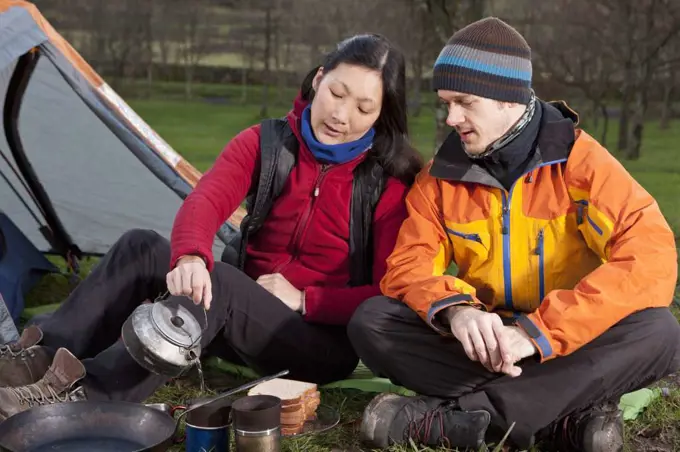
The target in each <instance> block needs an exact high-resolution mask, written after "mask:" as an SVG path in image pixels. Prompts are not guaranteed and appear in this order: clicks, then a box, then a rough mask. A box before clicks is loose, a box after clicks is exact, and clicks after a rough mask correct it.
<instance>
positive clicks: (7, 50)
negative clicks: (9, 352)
mask: <svg viewBox="0 0 680 452" xmlns="http://www.w3.org/2000/svg"><path fill="white" fill-rule="evenodd" d="M0 99H2V104H3V109H2V115H3V118H2V122H1V123H0V212H1V213H2V215H3V218H5V221H4V223H2V225H0V236H2V235H7V234H9V233H10V232H9V230H10V229H12V232H11V233H12V234H14V236H17V234H16V232H17V231H18V232H19V233H20V234H19V235H21V236H23V237H25V239H26V240H25V243H23V246H22V247H15V249H14V250H13V252H7V253H4V255H3V254H2V253H0V274H3V271H2V270H3V269H4V270H5V273H4V274H8V275H9V274H10V273H11V274H12V275H13V278H15V279H22V278H26V277H27V276H26V275H29V274H32V272H33V273H35V271H38V272H41V271H42V272H46V271H55V268H53V267H52V266H50V264H49V263H48V262H47V261H45V260H42V261H41V260H40V258H37V257H36V256H35V254H36V252H39V254H40V255H41V256H44V255H47V254H54V255H59V256H63V257H64V258H65V259H66V262H68V263H69V266H71V267H72V268H77V261H78V259H81V258H82V257H83V256H88V255H94V256H97V255H102V254H104V253H106V251H107V250H108V249H109V248H110V247H111V245H112V244H113V243H114V242H115V241H116V239H117V238H118V237H120V236H121V235H122V234H123V233H124V232H125V231H126V230H129V229H132V228H148V229H153V230H155V231H157V232H158V233H160V234H161V235H163V236H165V237H168V238H169V236H170V230H171V228H172V222H173V219H174V216H175V213H176V211H177V209H178V208H179V206H180V204H181V202H182V200H183V199H184V198H185V197H186V196H187V194H188V193H189V192H190V191H191V190H192V188H193V187H194V186H195V184H196V182H197V181H198V180H199V178H200V177H201V173H200V172H199V171H198V170H196V169H195V168H194V167H193V166H192V165H191V164H190V163H189V162H187V161H186V160H185V159H184V158H182V156H181V155H179V154H178V153H177V152H175V151H174V150H173V149H172V148H171V147H170V146H169V145H168V143H166V142H165V141H164V140H163V139H162V138H161V137H160V136H159V135H158V134H157V133H156V132H154V130H152V129H151V127H149V125H148V124H146V123H145V122H144V120H143V119H142V118H140V117H139V116H138V115H137V114H136V113H135V112H134V111H133V110H132V109H131V108H130V107H129V106H128V105H127V104H126V103H125V101H124V100H123V99H122V98H121V97H120V96H118V95H117V94H116V93H115V92H114V91H113V90H112V89H111V87H110V86H109V85H108V84H106V82H105V81H104V80H103V79H102V78H101V77H100V76H99V75H98V74H97V73H96V72H95V71H94V70H93V68H92V67H90V66H89V65H88V63H87V62H86V61H85V60H84V59H83V58H82V57H81V56H80V55H79V54H78V53H77V52H76V50H75V49H74V48H73V47H71V45H70V44H69V43H68V42H67V41H66V40H65V39H64V38H63V37H62V36H61V35H59V34H58V32H57V31H56V30H55V29H54V28H53V27H52V26H51V25H50V24H49V23H48V21H47V20H46V19H45V18H44V17H43V16H42V15H41V13H40V11H39V10H38V9H37V7H36V6H35V5H33V4H31V3H28V2H25V1H22V0H0ZM241 217H242V212H241V211H239V212H237V213H236V214H235V215H234V217H232V218H231V219H230V220H229V221H227V222H226V223H225V224H224V226H223V227H222V229H221V230H220V232H218V234H217V236H216V239H215V247H214V252H215V256H216V257H217V256H220V254H221V250H222V249H223V242H224V240H225V237H227V234H230V233H231V232H233V231H234V230H235V229H236V227H237V224H238V223H239V218H241ZM14 229H16V231H14ZM29 255H31V256H32V257H31V258H30V259H27V258H26V256H29ZM8 269H12V271H11V272H10V271H9V270H8ZM6 279H7V278H6ZM19 285H23V288H24V289H26V287H25V281H23V280H21V281H20V280H14V281H6V280H3V281H2V282H0V293H2V294H6V293H10V292H11V293H13V294H18V296H17V297H15V299H8V297H7V296H5V301H6V303H7V305H8V308H9V310H10V312H12V314H13V316H14V315H15V314H16V312H17V311H20V310H21V308H22V307H23V299H22V296H21V294H22V293H23V292H22V291H18V290H17V289H16V287H18V286H19ZM29 286H30V284H29Z"/></svg>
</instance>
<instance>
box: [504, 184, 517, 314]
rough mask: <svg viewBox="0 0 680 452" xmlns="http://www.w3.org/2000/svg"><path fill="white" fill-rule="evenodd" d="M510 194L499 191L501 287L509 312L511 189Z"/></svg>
mask: <svg viewBox="0 0 680 452" xmlns="http://www.w3.org/2000/svg"><path fill="white" fill-rule="evenodd" d="M513 188H515V186H514V185H513V186H512V187H510V193H508V192H506V191H505V190H503V191H501V195H502V197H503V214H502V218H501V226H502V233H503V287H504V289H505V307H506V308H507V309H509V310H511V311H512V310H514V308H513V303H512V273H511V271H512V268H511V265H510V202H511V201H512V189H513Z"/></svg>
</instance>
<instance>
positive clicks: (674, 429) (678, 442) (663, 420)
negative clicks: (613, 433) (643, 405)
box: [626, 372, 680, 452]
mask: <svg viewBox="0 0 680 452" xmlns="http://www.w3.org/2000/svg"><path fill="white" fill-rule="evenodd" d="M654 386H656V387H659V388H668V390H669V391H668V393H667V395H665V396H664V397H662V398H661V399H658V400H656V401H655V402H654V403H653V404H652V405H651V406H649V407H648V408H647V410H646V411H645V413H644V414H643V416H641V418H640V419H637V420H635V421H634V422H632V423H630V424H629V425H628V426H627V427H628V429H629V435H628V445H627V448H626V449H627V450H629V451H640V452H677V451H678V450H680V372H679V373H676V374H673V375H670V376H669V377H668V378H665V379H663V380H661V381H660V382H659V383H658V384H656V385H654ZM664 392H665V391H664Z"/></svg>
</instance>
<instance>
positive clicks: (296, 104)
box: [286, 92, 367, 171]
mask: <svg viewBox="0 0 680 452" xmlns="http://www.w3.org/2000/svg"><path fill="white" fill-rule="evenodd" d="M307 105H309V101H307V100H304V99H303V98H302V93H301V92H298V94H297V96H296V97H295V100H294V101H293V108H291V110H290V111H289V112H288V114H287V115H286V119H288V125H289V126H290V128H291V130H292V131H293V134H294V135H295V137H296V138H297V141H298V144H299V153H300V154H302V155H304V158H305V160H310V161H314V162H316V163H317V164H319V165H321V163H318V162H317V160H316V158H315V157H314V155H313V154H312V151H310V150H309V148H308V147H307V144H306V143H305V140H304V139H303V138H302V123H301V121H302V114H303V113H304V111H305V108H307ZM366 154H367V153H366V152H364V153H362V154H361V155H359V156H357V157H355V158H354V159H352V160H350V161H349V162H345V163H338V164H334V165H332V166H333V167H338V168H339V167H342V168H346V169H349V170H350V171H351V170H353V169H354V168H355V167H356V166H357V165H358V164H359V163H361V162H362V161H363V160H364V159H365V158H366Z"/></svg>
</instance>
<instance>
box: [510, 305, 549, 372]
mask: <svg viewBox="0 0 680 452" xmlns="http://www.w3.org/2000/svg"><path fill="white" fill-rule="evenodd" d="M516 323H517V325H519V327H520V328H522V329H523V330H524V331H526V333H527V334H528V335H529V338H530V339H531V342H533V343H534V345H535V346H536V348H537V349H538V352H539V353H540V354H541V362H544V361H547V360H549V359H552V358H554V357H555V353H554V352H553V348H552V345H550V341H549V340H548V337H547V336H546V335H545V333H543V331H541V329H540V328H539V327H538V326H537V325H536V324H535V323H534V321H533V320H531V318H529V316H528V315H521V316H519V317H518V318H517V321H516Z"/></svg>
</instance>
